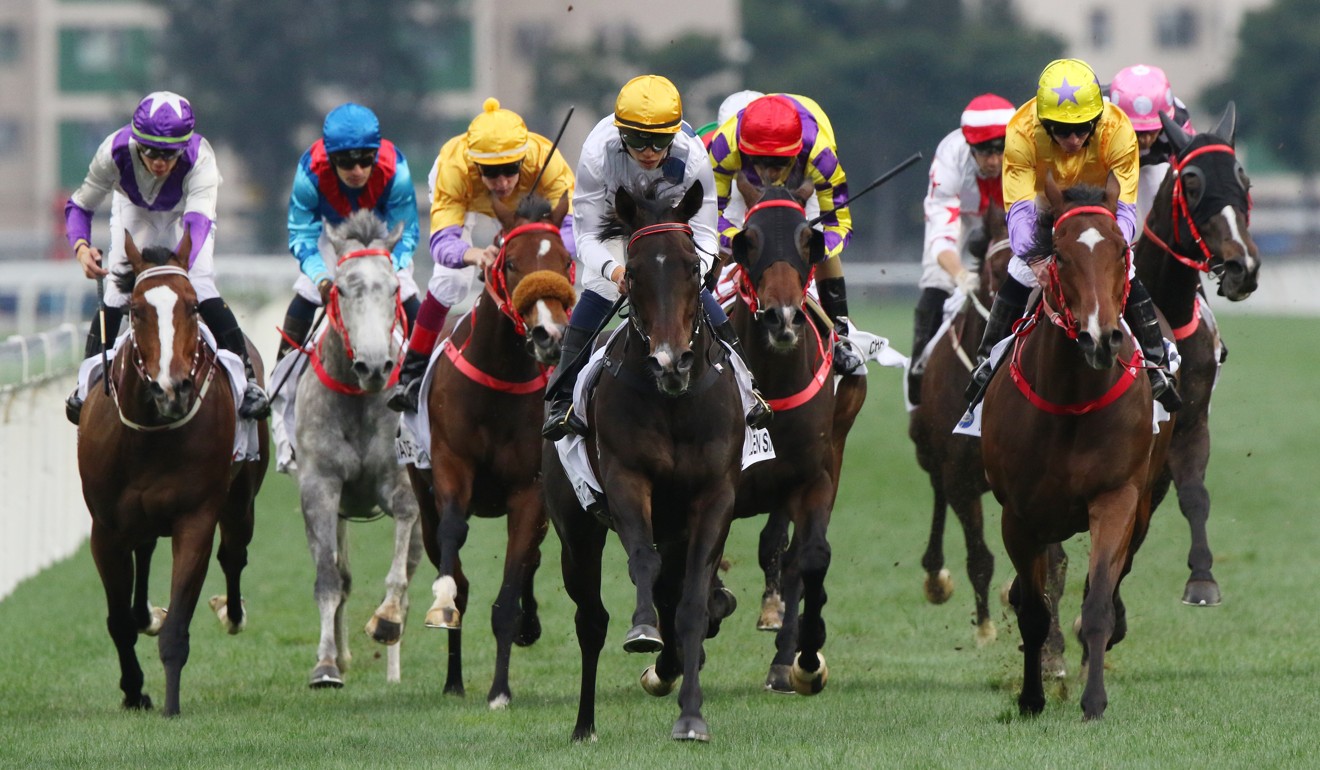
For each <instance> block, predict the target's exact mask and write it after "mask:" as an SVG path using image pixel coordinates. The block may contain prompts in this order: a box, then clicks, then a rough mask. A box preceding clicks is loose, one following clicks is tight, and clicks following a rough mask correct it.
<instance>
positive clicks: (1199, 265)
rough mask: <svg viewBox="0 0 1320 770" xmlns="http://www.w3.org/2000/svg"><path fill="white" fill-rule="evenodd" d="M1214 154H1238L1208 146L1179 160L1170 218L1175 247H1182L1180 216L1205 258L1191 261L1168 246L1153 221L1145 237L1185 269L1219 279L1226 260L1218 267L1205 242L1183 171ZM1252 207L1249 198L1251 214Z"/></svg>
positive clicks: (1145, 229) (1175, 167) (1223, 146)
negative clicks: (1191, 203) (1190, 205)
mask: <svg viewBox="0 0 1320 770" xmlns="http://www.w3.org/2000/svg"><path fill="white" fill-rule="evenodd" d="M1212 152H1226V153H1228V154H1229V155H1234V156H1236V153H1235V152H1234V151H1233V148H1232V147H1231V146H1229V145H1227V144H1207V145H1205V146H1204V147H1198V148H1196V149H1195V150H1192V151H1191V152H1189V153H1187V155H1186V157H1182V158H1178V159H1177V161H1176V162H1175V163H1173V175H1174V182H1173V211H1172V213H1171V215H1170V218H1171V220H1172V222H1171V229H1172V230H1173V242H1174V243H1175V244H1178V243H1180V241H1181V239H1180V238H1179V235H1178V233H1179V228H1178V219H1179V216H1180V215H1181V217H1182V221H1183V222H1185V223H1186V224H1187V230H1188V232H1190V233H1191V236H1192V243H1194V244H1195V245H1196V246H1197V247H1198V248H1199V249H1200V251H1201V257H1202V258H1201V259H1196V258H1193V257H1187V256H1184V255H1182V254H1180V253H1178V252H1177V251H1175V250H1174V248H1173V246H1170V245H1169V244H1168V243H1166V242H1165V241H1164V240H1162V239H1161V238H1160V237H1159V236H1158V235H1156V234H1155V232H1154V231H1153V230H1151V229H1150V222H1149V221H1148V222H1146V223H1145V224H1144V225H1143V227H1142V234H1143V235H1144V236H1145V237H1147V238H1149V239H1150V240H1151V243H1154V244H1155V245H1156V246H1158V247H1160V249H1161V250H1163V251H1164V252H1165V253H1166V254H1168V255H1169V256H1171V257H1173V258H1174V259H1176V260H1178V261H1179V262H1181V263H1183V264H1184V265H1186V266H1188V267H1190V268H1192V269H1193V270H1199V271H1201V272H1202V273H1213V274H1214V275H1215V277H1218V276H1219V273H1220V272H1222V270H1223V260H1222V258H1221V259H1220V260H1219V262H1218V264H1215V259H1216V257H1215V255H1214V254H1213V253H1211V251H1210V247H1209V246H1207V245H1206V244H1205V241H1204V240H1203V239H1202V238H1201V231H1200V229H1199V228H1197V226H1196V220H1194V219H1193V218H1192V212H1191V208H1190V207H1189V206H1188V205H1187V193H1186V191H1184V190H1183V183H1182V171H1183V168H1185V167H1186V166H1187V164H1188V163H1190V162H1191V160H1192V159H1193V158H1195V157H1197V156H1198V155H1205V154H1207V153H1212ZM1250 205H1251V201H1250V198H1248V200H1247V206H1248V211H1250ZM1216 268H1218V269H1216Z"/></svg>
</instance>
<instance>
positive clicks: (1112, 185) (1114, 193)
mask: <svg viewBox="0 0 1320 770" xmlns="http://www.w3.org/2000/svg"><path fill="white" fill-rule="evenodd" d="M1122 189H1123V188H1122V185H1120V184H1119V183H1118V177H1117V176H1115V175H1114V172H1112V171H1110V172H1109V178H1108V179H1106V180H1105V208H1107V209H1109V210H1110V211H1118V196H1119V193H1120V192H1121V191H1122Z"/></svg>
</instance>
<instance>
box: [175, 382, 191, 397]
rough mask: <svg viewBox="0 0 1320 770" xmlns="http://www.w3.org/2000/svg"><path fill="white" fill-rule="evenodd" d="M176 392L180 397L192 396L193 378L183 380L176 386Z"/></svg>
mask: <svg viewBox="0 0 1320 770" xmlns="http://www.w3.org/2000/svg"><path fill="white" fill-rule="evenodd" d="M174 392H175V393H176V394H177V395H178V396H179V397H180V398H187V397H188V396H191V395H192V392H193V381H192V379H186V380H183V381H182V382H180V383H179V384H178V385H176V386H174Z"/></svg>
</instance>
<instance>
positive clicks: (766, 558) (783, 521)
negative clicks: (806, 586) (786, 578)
mask: <svg viewBox="0 0 1320 770" xmlns="http://www.w3.org/2000/svg"><path fill="white" fill-rule="evenodd" d="M787 548H788V511H786V510H785V509H784V508H783V507H782V506H776V507H774V508H772V509H771V510H770V515H769V516H768V517H767V518H766V520H765V526H764V527H762V528H761V537H760V540H759V542H758V543H757V549H756V556H757V560H758V561H759V562H760V564H761V572H762V573H763V574H764V575H765V591H764V592H763V593H762V594H761V614H760V616H759V617H758V618H757V620H756V630H758V631H778V630H779V629H780V628H781V627H782V626H783V625H784V596H783V587H782V585H781V581H782V577H783V559H784V551H785V550H786V549H787Z"/></svg>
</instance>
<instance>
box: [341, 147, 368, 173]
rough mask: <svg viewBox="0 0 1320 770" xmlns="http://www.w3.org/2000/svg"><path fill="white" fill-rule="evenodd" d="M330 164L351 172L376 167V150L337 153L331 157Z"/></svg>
mask: <svg viewBox="0 0 1320 770" xmlns="http://www.w3.org/2000/svg"><path fill="white" fill-rule="evenodd" d="M330 162H331V163H333V164H335V167H336V168H342V169H343V170H345V171H349V170H351V169H354V168H358V167H361V168H371V167H372V166H374V165H376V151H375V150H349V151H347V152H337V153H335V154H334V155H331V156H330Z"/></svg>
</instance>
